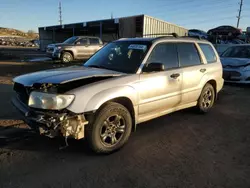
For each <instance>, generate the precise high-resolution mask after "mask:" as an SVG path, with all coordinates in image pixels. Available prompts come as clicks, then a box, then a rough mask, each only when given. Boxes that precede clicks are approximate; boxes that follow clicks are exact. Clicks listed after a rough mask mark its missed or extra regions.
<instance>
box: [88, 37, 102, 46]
mask: <svg viewBox="0 0 250 188" xmlns="http://www.w3.org/2000/svg"><path fill="white" fill-rule="evenodd" d="M89 42H90V44H92V45H97V44H100V42H99V39H97V38H90V39H89Z"/></svg>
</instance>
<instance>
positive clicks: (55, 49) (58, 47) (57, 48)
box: [54, 46, 62, 51]
mask: <svg viewBox="0 0 250 188" xmlns="http://www.w3.org/2000/svg"><path fill="white" fill-rule="evenodd" d="M61 48H62V47H61V46H56V47H55V48H54V51H57V50H60V49H61Z"/></svg>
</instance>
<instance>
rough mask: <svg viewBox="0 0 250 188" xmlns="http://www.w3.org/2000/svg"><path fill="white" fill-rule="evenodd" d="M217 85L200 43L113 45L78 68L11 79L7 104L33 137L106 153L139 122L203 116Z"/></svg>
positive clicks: (165, 40) (217, 75)
mask: <svg viewBox="0 0 250 188" xmlns="http://www.w3.org/2000/svg"><path fill="white" fill-rule="evenodd" d="M223 83H224V80H223V79H222V65H221V62H220V59H219V56H218V54H217V52H216V51H215V49H214V47H213V46H212V45H211V44H210V43H209V42H207V41H205V40H204V41H203V40H198V39H192V38H184V37H158V38H132V39H120V40H117V41H114V42H112V43H109V44H107V45H106V46H105V47H103V48H102V49H101V50H100V51H98V52H97V53H96V54H95V55H94V56H92V57H91V58H90V59H89V60H88V61H87V62H86V63H85V64H84V65H83V66H73V67H68V68H61V69H53V70H47V71H42V72H35V73H31V74H26V75H23V76H19V77H16V78H14V90H15V91H16V93H17V96H16V97H15V98H14V99H13V103H14V105H15V106H16V107H17V108H18V109H19V111H21V112H22V114H23V115H24V117H25V121H26V122H27V123H28V124H29V125H30V126H31V127H33V128H35V129H37V130H39V132H40V133H41V134H45V135H47V136H50V137H54V136H57V135H63V136H64V137H66V138H67V137H73V138H75V139H81V138H84V137H86V138H87V140H88V142H89V144H90V146H91V148H92V149H93V150H94V151H95V152H98V153H109V152H112V151H114V150H117V149H119V148H121V147H122V146H123V145H124V144H125V143H126V142H127V140H128V138H129V136H130V134H131V131H132V130H134V129H135V126H136V125H137V124H139V123H141V122H145V121H148V120H150V119H153V118H156V117H159V116H162V115H165V114H168V113H171V112H174V111H177V110H181V109H184V108H189V107H195V106H196V107H197V108H198V109H199V110H200V111H201V112H207V111H209V110H210V109H211V107H212V106H213V104H214V101H215V99H216V96H217V94H218V92H219V91H220V90H221V89H222V87H223ZM152 128H153V127H152Z"/></svg>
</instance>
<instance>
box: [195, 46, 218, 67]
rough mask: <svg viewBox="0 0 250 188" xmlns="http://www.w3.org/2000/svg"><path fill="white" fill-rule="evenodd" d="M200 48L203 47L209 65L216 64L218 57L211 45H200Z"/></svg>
mask: <svg viewBox="0 0 250 188" xmlns="http://www.w3.org/2000/svg"><path fill="white" fill-rule="evenodd" d="M199 46H200V47H201V49H202V51H203V53H204V55H205V57H206V59H207V62H208V63H214V62H216V60H217V58H216V55H215V53H214V50H213V48H212V47H211V46H210V45H209V44H199Z"/></svg>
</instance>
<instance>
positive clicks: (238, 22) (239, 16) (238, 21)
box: [237, 0, 243, 28]
mask: <svg viewBox="0 0 250 188" xmlns="http://www.w3.org/2000/svg"><path fill="white" fill-rule="evenodd" d="M242 5H243V0H241V1H240V10H239V15H238V16H237V18H238V20H237V28H239V25H240V18H241V11H242Z"/></svg>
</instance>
